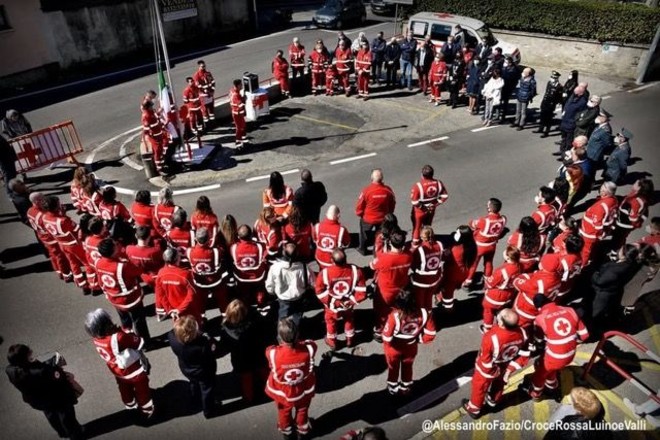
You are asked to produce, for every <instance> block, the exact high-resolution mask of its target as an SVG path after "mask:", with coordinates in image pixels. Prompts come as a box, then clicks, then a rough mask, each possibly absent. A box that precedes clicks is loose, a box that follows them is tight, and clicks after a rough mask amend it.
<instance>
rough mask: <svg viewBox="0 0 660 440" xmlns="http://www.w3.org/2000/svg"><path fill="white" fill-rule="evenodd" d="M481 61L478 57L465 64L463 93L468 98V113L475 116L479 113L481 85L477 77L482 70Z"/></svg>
mask: <svg viewBox="0 0 660 440" xmlns="http://www.w3.org/2000/svg"><path fill="white" fill-rule="evenodd" d="M480 63H481V60H480V59H479V57H475V58H472V59H471V60H470V61H468V63H467V67H466V71H467V80H466V83H465V91H466V93H467V96H468V108H467V111H468V113H470V114H472V115H476V114H477V113H478V112H479V94H480V93H481V83H480V81H479V76H480V74H481V72H482V70H483V68H482V67H480V65H479V64H480Z"/></svg>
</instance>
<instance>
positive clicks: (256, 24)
mask: <svg viewBox="0 0 660 440" xmlns="http://www.w3.org/2000/svg"><path fill="white" fill-rule="evenodd" d="M252 9H254V28H255V30H257V31H258V30H259V14H257V0H252Z"/></svg>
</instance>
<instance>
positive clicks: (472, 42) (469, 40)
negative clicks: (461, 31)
mask: <svg viewBox="0 0 660 440" xmlns="http://www.w3.org/2000/svg"><path fill="white" fill-rule="evenodd" d="M465 31H466V32H465V43H466V44H467V46H468V47H471V48H473V49H474V48H475V47H477V44H479V39H478V38H477V36H476V35H474V32H472V31H471V30H467V29H466V30H465Z"/></svg>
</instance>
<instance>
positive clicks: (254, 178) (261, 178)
mask: <svg viewBox="0 0 660 440" xmlns="http://www.w3.org/2000/svg"><path fill="white" fill-rule="evenodd" d="M297 172H300V170H299V169H298V168H296V169H295V170H289V171H282V172H281V173H280V174H281V175H283V176H285V175H287V174H293V173H297ZM264 179H270V174H264V175H263V176H255V177H248V178H247V179H245V181H246V182H256V181H257V180H264Z"/></svg>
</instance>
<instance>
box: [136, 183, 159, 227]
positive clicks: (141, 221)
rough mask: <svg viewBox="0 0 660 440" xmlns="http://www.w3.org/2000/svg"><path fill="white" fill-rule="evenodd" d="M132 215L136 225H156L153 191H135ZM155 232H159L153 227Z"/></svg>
mask: <svg viewBox="0 0 660 440" xmlns="http://www.w3.org/2000/svg"><path fill="white" fill-rule="evenodd" d="M131 217H132V218H133V221H134V222H135V226H146V227H149V228H153V227H154V205H152V204H151V193H150V192H149V191H147V190H146V189H141V190H139V191H138V192H136V193H135V200H134V201H133V204H132V205H131ZM153 232H154V233H155V234H157V233H158V231H157V230H156V229H153Z"/></svg>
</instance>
